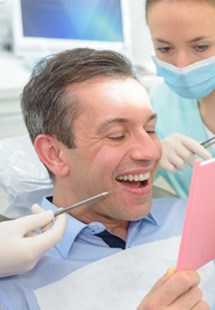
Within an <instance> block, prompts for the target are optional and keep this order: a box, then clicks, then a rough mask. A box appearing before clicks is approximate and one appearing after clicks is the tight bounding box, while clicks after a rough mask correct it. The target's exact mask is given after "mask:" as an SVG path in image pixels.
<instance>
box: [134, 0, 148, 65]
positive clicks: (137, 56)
mask: <svg viewBox="0 0 215 310" xmlns="http://www.w3.org/2000/svg"><path fill="white" fill-rule="evenodd" d="M129 5H130V16H131V25H130V26H131V37H132V53H133V61H134V63H135V64H138V65H143V66H146V67H147V66H149V68H150V69H151V65H152V61H151V54H152V51H153V45H152V41H151V38H150V34H149V30H148V26H147V25H146V22H145V0H129Z"/></svg>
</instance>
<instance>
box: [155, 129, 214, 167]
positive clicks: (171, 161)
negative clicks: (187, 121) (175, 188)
mask: <svg viewBox="0 0 215 310" xmlns="http://www.w3.org/2000/svg"><path fill="white" fill-rule="evenodd" d="M161 145H162V149H163V154H162V157H161V161H160V168H162V169H165V170H167V171H168V172H175V171H176V169H178V170H183V169H184V167H185V162H187V163H188V164H189V165H190V166H193V165H194V161H195V159H196V157H195V155H198V156H200V157H202V158H203V159H210V158H212V156H211V154H210V153H209V152H208V151H207V150H206V149H205V148H204V147H203V146H202V145H201V144H200V143H199V142H197V141H196V140H194V139H192V138H189V137H187V136H185V135H182V134H178V133H174V134H172V135H170V136H168V137H166V138H165V139H163V140H161Z"/></svg>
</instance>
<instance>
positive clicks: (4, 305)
mask: <svg viewBox="0 0 215 310" xmlns="http://www.w3.org/2000/svg"><path fill="white" fill-rule="evenodd" d="M42 207H43V208H44V209H46V210H50V209H51V210H53V211H56V209H57V208H56V207H55V206H54V205H53V204H52V203H51V202H50V201H49V200H48V199H46V198H44V199H43V202H42ZM185 210H186V201H185V200H183V199H178V198H163V199H155V200H154V201H153V206H152V210H151V213H150V214H149V215H148V216H147V217H145V218H143V219H141V220H138V221H134V222H131V223H130V224H129V228H128V236H127V241H126V248H131V247H134V246H137V245H140V244H143V243H150V242H153V241H156V240H163V239H167V238H170V237H174V236H178V235H180V234H181V231H182V226H183V220H184V215H185ZM104 230H105V227H104V225H103V224H101V223H99V222H92V223H90V224H85V223H83V222H80V221H79V220H77V219H75V218H73V217H72V216H70V215H68V221H67V227H66V231H65V233H64V236H63V238H62V239H61V241H60V242H59V243H58V244H56V245H55V246H54V247H53V248H51V249H50V250H49V251H48V252H47V253H46V254H45V255H44V256H43V257H42V258H41V260H40V261H39V262H38V264H37V265H36V266H35V267H34V268H33V269H32V270H31V271H29V272H26V273H25V274H22V275H18V276H12V277H7V278H2V279H1V280H0V309H1V310H5V309H7V310H27V309H30V310H39V306H38V304H37V300H36V297H35V295H34V290H35V289H37V288H40V287H43V286H45V285H48V284H50V283H53V282H55V281H58V280H60V279H62V278H64V277H65V276H67V275H69V274H70V273H71V272H73V271H75V270H77V269H78V268H81V267H83V266H85V265H87V264H90V263H92V262H95V261H96V260H99V259H101V258H104V257H106V256H109V255H113V254H115V253H117V252H120V251H123V250H122V249H121V248H111V247H109V246H108V245H107V244H106V243H105V242H104V241H103V240H102V239H101V238H100V237H98V236H96V234H98V233H100V232H102V231H104Z"/></svg>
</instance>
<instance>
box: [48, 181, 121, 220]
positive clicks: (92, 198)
mask: <svg viewBox="0 0 215 310" xmlns="http://www.w3.org/2000/svg"><path fill="white" fill-rule="evenodd" d="M121 189H122V188H121V187H119V188H117V189H112V190H110V191H108V192H102V193H100V194H98V195H95V196H93V197H90V198H87V199H84V200H81V201H79V202H77V203H74V204H72V205H71V206H69V207H66V208H60V209H59V210H57V211H55V212H54V216H55V217H56V216H58V215H60V214H62V213H65V212H68V211H70V210H72V209H74V208H77V207H80V206H82V205H85V204H87V203H90V202H92V201H95V200H97V199H100V198H102V197H105V196H107V195H110V194H112V193H114V192H117V191H119V190H121Z"/></svg>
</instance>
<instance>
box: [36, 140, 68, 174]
mask: <svg viewBox="0 0 215 310" xmlns="http://www.w3.org/2000/svg"><path fill="white" fill-rule="evenodd" d="M34 147H35V150H36V152H37V155H38V156H39V158H40V159H41V161H42V162H43V163H44V164H45V165H46V167H47V168H48V169H49V170H50V171H51V172H52V173H53V174H54V175H59V176H65V175H67V174H68V172H69V167H68V166H67V164H66V162H65V161H64V156H63V149H64V148H63V144H62V143H60V142H59V141H58V140H57V139H56V138H54V137H52V136H49V135H45V134H41V135H39V136H37V137H36V139H35V141H34Z"/></svg>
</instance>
